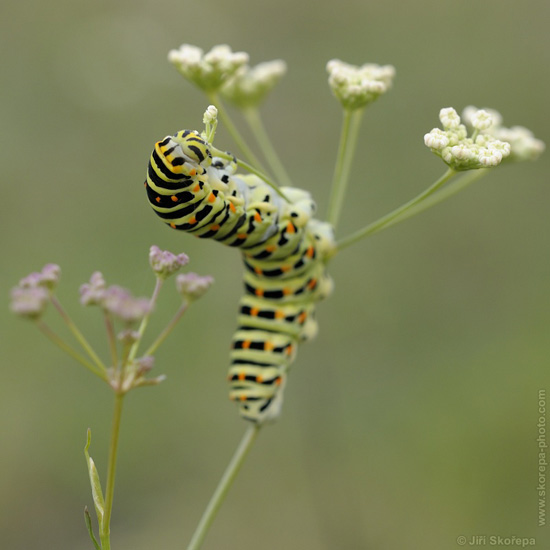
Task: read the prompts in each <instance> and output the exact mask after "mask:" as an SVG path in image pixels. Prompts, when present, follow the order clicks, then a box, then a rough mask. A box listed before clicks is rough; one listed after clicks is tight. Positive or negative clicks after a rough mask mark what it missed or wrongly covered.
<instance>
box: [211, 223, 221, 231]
mask: <svg viewBox="0 0 550 550" xmlns="http://www.w3.org/2000/svg"><path fill="white" fill-rule="evenodd" d="M219 228H220V226H219V225H218V224H216V225H213V226H212V227H211V228H210V231H217V230H218V229H219Z"/></svg>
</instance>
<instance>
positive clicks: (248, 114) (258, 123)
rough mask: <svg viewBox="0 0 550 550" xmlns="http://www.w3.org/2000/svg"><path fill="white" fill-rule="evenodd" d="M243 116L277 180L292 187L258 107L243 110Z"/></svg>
mask: <svg viewBox="0 0 550 550" xmlns="http://www.w3.org/2000/svg"><path fill="white" fill-rule="evenodd" d="M243 115H244V118H245V120H246V122H247V123H248V125H249V127H250V129H251V130H252V133H253V134H254V137H255V138H256V140H257V141H258V145H259V146H260V148H261V150H262V152H263V154H264V156H265V158H266V159H267V163H268V164H269V167H270V168H271V170H272V171H273V173H274V174H275V178H276V179H277V180H278V181H279V182H280V184H281V185H286V186H287V187H292V182H291V181H290V176H289V175H288V173H287V171H286V170H285V167H284V165H283V163H282V162H281V160H280V159H279V156H278V155H277V152H276V151H275V148H274V147H273V144H272V143H271V140H270V139H269V135H268V134H267V132H266V131H265V127H264V125H263V122H262V118H261V117H260V111H259V110H258V109H257V108H256V107H249V108H248V109H244V110H243Z"/></svg>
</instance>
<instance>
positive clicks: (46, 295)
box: [11, 246, 213, 392]
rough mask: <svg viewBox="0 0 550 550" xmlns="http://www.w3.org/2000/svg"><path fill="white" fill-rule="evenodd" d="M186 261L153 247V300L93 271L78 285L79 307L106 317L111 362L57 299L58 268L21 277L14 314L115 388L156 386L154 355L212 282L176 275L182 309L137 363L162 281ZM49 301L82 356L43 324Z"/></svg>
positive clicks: (13, 296) (183, 256)
mask: <svg viewBox="0 0 550 550" xmlns="http://www.w3.org/2000/svg"><path fill="white" fill-rule="evenodd" d="M188 262H189V258H188V257H187V255H186V254H172V253H171V252H169V251H167V250H161V249H160V248H159V247H158V246H152V247H151V249H150V251H149V264H150V266H151V269H152V270H153V272H154V274H155V275H156V286H155V289H154V292H153V295H152V296H151V297H150V298H145V297H136V296H134V295H133V294H132V293H131V291H130V290H128V289H126V288H123V287H121V286H118V285H110V286H107V284H106V282H105V279H104V277H103V275H102V273H101V272H99V271H96V272H94V273H93V274H92V275H91V277H90V280H89V281H88V282H87V283H84V284H83V285H82V286H81V287H80V303H81V304H82V305H83V306H96V307H98V308H99V309H101V311H102V313H103V316H104V319H105V325H106V327H107V338H108V341H109V347H110V349H111V363H110V364H108V363H106V362H104V361H102V360H101V359H100V358H99V355H98V354H97V353H96V352H95V351H93V349H92V347H91V346H90V344H89V343H88V342H87V340H86V339H85V337H84V336H83V334H82V333H81V332H80V330H79V329H78V328H77V326H76V324H75V323H74V322H73V321H72V319H71V318H70V317H69V315H68V314H67V312H66V311H65V309H64V308H63V307H62V305H61V303H60V302H59V300H58V299H57V297H56V296H55V290H56V288H57V286H58V283H59V280H60V276H61V269H60V267H59V266H58V265H55V264H47V265H46V266H44V268H43V269H42V271H40V272H37V273H31V274H30V275H28V276H27V277H25V278H23V279H21V281H19V284H18V285H17V286H16V287H15V288H13V289H12V291H11V310H12V311H13V312H14V313H15V314H17V315H19V316H21V317H25V318H27V319H30V320H33V321H35V322H36V324H37V326H38V328H39V329H40V330H42V332H44V334H45V335H46V336H47V337H48V338H50V339H51V340H52V341H53V342H54V343H55V344H56V345H58V346H59V347H61V348H62V349H63V350H64V351H66V352H67V353H69V355H71V356H72V357H73V358H75V359H76V360H77V361H79V362H80V363H82V364H83V365H84V366H85V367H87V368H88V369H89V370H91V371H92V372H93V373H94V374H96V375H98V376H99V377H100V378H102V379H104V380H105V381H106V382H108V383H109V384H110V385H111V386H112V387H113V389H115V390H116V391H121V392H127V391H128V390H130V389H131V388H132V387H137V386H142V385H150V384H156V383H158V382H160V381H162V380H163V377H158V378H156V379H146V378H145V374H146V373H147V372H148V371H149V370H150V369H151V368H152V366H153V353H154V352H155V351H156V349H157V348H158V346H159V345H160V344H161V343H162V341H163V340H164V339H165V338H166V336H168V334H169V333H170V332H171V331H172V329H173V328H174V326H175V323H176V322H177V321H178V320H179V319H180V318H181V316H182V315H183V313H184V312H185V310H186V309H187V307H188V305H189V304H190V303H191V302H193V301H194V300H196V299H198V298H200V297H201V296H202V295H203V294H204V293H205V292H206V291H207V290H208V288H209V287H210V285H211V284H212V282H213V279H212V277H210V276H200V275H197V274H196V273H183V274H179V275H177V277H176V290H177V291H178V293H179V294H180V296H181V297H182V301H181V305H180V308H179V310H178V311H177V312H176V315H175V316H174V319H172V321H171V322H170V323H169V324H168V326H167V327H166V329H165V330H164V331H163V332H162V333H161V335H160V336H159V337H158V338H157V340H156V341H155V342H154V343H153V344H152V345H151V346H150V347H149V349H148V351H147V352H146V353H145V354H144V355H143V356H142V357H141V358H137V359H136V355H137V351H138V346H139V343H140V341H141V339H142V337H143V333H144V331H145V328H146V326H147V322H148V319H149V316H150V314H151V313H152V311H153V309H154V306H155V303H156V300H157V297H158V294H159V292H160V289H161V287H162V285H163V282H164V280H165V279H167V278H168V277H170V276H171V275H173V274H175V273H176V272H177V271H179V270H180V269H181V268H182V267H184V266H185V265H186V264H187V263H188ZM50 303H51V304H52V305H53V306H54V308H55V309H56V310H57V311H58V313H59V314H60V315H61V317H62V319H63V321H64V322H65V323H66V324H67V326H68V328H69V330H70V331H71V332H72V334H73V336H74V337H75V338H76V341H77V343H78V344H80V346H81V347H82V350H83V352H84V355H83V354H82V353H81V352H80V351H78V350H76V349H74V348H73V347H72V345H70V344H68V343H67V342H65V340H63V339H62V338H61V337H60V336H58V335H57V334H56V333H54V331H53V330H52V329H51V328H50V327H49V326H48V325H47V324H46V323H45V321H44V320H43V316H44V313H45V311H46V308H47V306H48V304H50ZM137 323H141V325H140V327H139V328H136V324H137ZM115 324H119V325H120V330H119V331H118V332H116V331H115ZM117 341H118V342H120V344H121V346H122V350H119V349H117V344H116V342H117Z"/></svg>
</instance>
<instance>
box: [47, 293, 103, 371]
mask: <svg viewBox="0 0 550 550" xmlns="http://www.w3.org/2000/svg"><path fill="white" fill-rule="evenodd" d="M51 301H52V304H53V306H54V307H55V309H57V311H58V312H59V314H60V315H61V317H62V318H63V320H64V321H65V323H67V326H68V327H69V329H70V331H71V332H72V333H73V335H74V337H75V338H76V339H77V341H78V342H79V344H80V345H81V346H82V347H83V349H84V350H85V351H86V353H87V354H88V356H89V357H90V359H92V361H93V362H94V363H95V364H96V365H97V366H98V367H99V369H100V370H101V371H103V372H105V371H106V370H107V368H106V367H105V365H104V364H103V361H102V360H101V359H100V358H99V357H98V355H97V354H96V352H95V351H94V350H93V349H92V346H90V344H89V343H88V341H87V340H86V338H84V335H83V334H82V333H81V332H80V330H78V327H77V326H76V325H75V323H74V321H73V320H72V319H71V318H70V317H69V314H68V313H67V312H66V311H65V310H64V309H63V306H62V305H61V303H60V302H59V300H58V299H57V298H56V297H55V296H52V297H51Z"/></svg>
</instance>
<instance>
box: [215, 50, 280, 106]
mask: <svg viewBox="0 0 550 550" xmlns="http://www.w3.org/2000/svg"><path fill="white" fill-rule="evenodd" d="M285 73H286V63H285V62H284V61H283V60H281V59H276V60H274V61H266V62H264V63H260V64H258V65H256V66H255V67H249V66H248V65H246V66H243V67H240V68H239V69H238V70H237V71H236V72H235V74H234V75H233V77H232V78H231V79H230V80H228V81H227V82H226V84H225V85H224V86H223V88H222V90H221V91H222V94H223V96H224V97H225V98H226V99H227V100H228V101H230V102H231V103H233V104H235V105H236V106H237V107H241V108H246V107H256V106H257V105H259V104H260V103H261V101H262V100H263V99H264V98H265V96H266V95H267V94H268V93H269V92H270V91H271V90H272V89H273V88H274V86H275V85H276V84H277V83H278V82H279V80H281V78H282V77H283V76H284V75H285Z"/></svg>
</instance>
